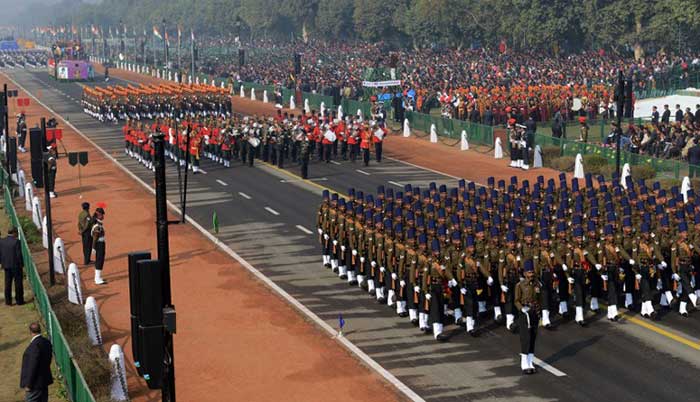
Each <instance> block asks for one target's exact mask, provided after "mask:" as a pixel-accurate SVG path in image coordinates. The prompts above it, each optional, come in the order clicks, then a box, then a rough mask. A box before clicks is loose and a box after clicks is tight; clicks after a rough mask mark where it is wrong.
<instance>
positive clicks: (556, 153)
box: [542, 145, 561, 164]
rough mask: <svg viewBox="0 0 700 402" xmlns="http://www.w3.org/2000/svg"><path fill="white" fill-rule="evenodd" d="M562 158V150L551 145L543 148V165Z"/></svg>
mask: <svg viewBox="0 0 700 402" xmlns="http://www.w3.org/2000/svg"><path fill="white" fill-rule="evenodd" d="M560 156H561V148H559V147H558V146H556V145H549V146H546V147H543V148H542V163H543V164H547V163H549V162H550V161H552V160H554V159H556V158H558V157H560Z"/></svg>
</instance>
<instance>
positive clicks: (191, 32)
mask: <svg viewBox="0 0 700 402" xmlns="http://www.w3.org/2000/svg"><path fill="white" fill-rule="evenodd" d="M190 35H191V36H192V42H193V43H194V31H193V30H191V29H190Z"/></svg>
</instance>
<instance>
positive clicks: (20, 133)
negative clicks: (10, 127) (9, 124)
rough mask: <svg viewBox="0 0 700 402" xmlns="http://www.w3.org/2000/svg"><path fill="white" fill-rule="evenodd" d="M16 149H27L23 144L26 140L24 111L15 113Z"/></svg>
mask: <svg viewBox="0 0 700 402" xmlns="http://www.w3.org/2000/svg"><path fill="white" fill-rule="evenodd" d="M16 132H17V139H18V141H17V142H18V143H17V149H19V151H20V152H27V150H26V149H25V148H24V144H25V143H26V141H27V120H26V118H25V116H24V113H18V114H17V130H16Z"/></svg>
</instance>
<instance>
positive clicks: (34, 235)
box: [17, 215, 41, 246]
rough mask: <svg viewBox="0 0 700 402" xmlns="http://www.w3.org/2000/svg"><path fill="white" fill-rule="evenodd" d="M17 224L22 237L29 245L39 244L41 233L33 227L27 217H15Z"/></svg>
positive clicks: (31, 221) (32, 222)
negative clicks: (20, 229) (22, 234)
mask: <svg viewBox="0 0 700 402" xmlns="http://www.w3.org/2000/svg"><path fill="white" fill-rule="evenodd" d="M17 219H18V220H19V224H20V226H21V227H22V232H24V237H25V239H26V240H27V243H29V245H30V246H31V245H34V244H38V243H41V233H40V232H39V229H37V228H36V225H34V221H33V220H32V218H30V217H29V216H23V215H20V216H18V217H17Z"/></svg>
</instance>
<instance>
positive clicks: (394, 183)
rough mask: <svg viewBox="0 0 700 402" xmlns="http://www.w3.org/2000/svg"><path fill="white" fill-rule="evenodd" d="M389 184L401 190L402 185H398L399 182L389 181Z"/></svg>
mask: <svg viewBox="0 0 700 402" xmlns="http://www.w3.org/2000/svg"><path fill="white" fill-rule="evenodd" d="M389 184H393V185H395V186H396V187H400V188H403V184H401V183H399V182H397V181H391V180H389Z"/></svg>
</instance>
